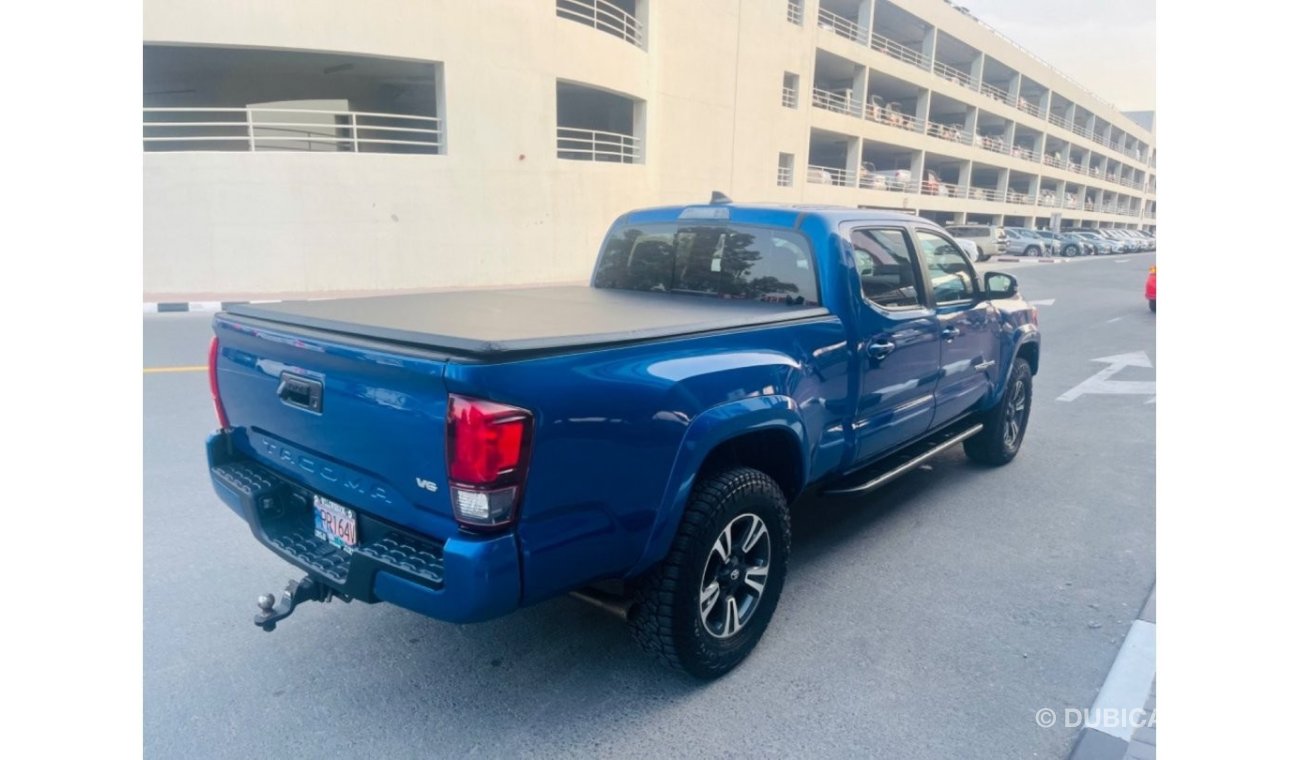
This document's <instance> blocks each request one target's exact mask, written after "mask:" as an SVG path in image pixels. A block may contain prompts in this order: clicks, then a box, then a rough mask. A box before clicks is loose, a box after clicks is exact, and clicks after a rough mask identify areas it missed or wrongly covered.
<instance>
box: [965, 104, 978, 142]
mask: <svg viewBox="0 0 1300 760" xmlns="http://www.w3.org/2000/svg"><path fill="white" fill-rule="evenodd" d="M979 121H980V109H978V108H975V107H974V106H972V107H970V108H967V109H966V127H965V129H966V133H967V134H970V135H974V134H975V127H976V126H977V125H978V124H979Z"/></svg>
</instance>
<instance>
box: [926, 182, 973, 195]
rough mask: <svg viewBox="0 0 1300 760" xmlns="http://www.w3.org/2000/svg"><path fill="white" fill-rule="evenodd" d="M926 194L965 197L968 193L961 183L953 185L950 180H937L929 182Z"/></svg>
mask: <svg viewBox="0 0 1300 760" xmlns="http://www.w3.org/2000/svg"><path fill="white" fill-rule="evenodd" d="M926 195H937V196H939V197H940V198H965V197H966V196H967V195H968V193H967V190H966V188H964V187H962V186H961V185H955V184H953V183H951V182H938V183H931V184H930V192H928V193H926Z"/></svg>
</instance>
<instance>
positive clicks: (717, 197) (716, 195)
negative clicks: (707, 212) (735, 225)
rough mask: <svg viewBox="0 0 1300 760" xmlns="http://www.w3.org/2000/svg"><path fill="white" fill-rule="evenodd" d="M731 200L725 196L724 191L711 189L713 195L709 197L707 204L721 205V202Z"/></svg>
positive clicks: (729, 201)
mask: <svg viewBox="0 0 1300 760" xmlns="http://www.w3.org/2000/svg"><path fill="white" fill-rule="evenodd" d="M731 202H732V200H731V199H730V198H728V197H727V194H726V193H724V192H722V191H721V190H714V191H713V197H712V198H709V205H710V206H719V205H722V204H724V203H731Z"/></svg>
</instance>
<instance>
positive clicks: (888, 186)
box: [860, 161, 912, 191]
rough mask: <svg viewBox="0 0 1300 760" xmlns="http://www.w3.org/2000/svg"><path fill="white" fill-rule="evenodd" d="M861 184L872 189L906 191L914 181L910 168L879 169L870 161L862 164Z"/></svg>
mask: <svg viewBox="0 0 1300 760" xmlns="http://www.w3.org/2000/svg"><path fill="white" fill-rule="evenodd" d="M860 176H861V178H862V179H861V180H860V186H861V187H864V188H868V189H872V190H898V191H906V190H907V189H908V186H909V185H910V184H911V182H912V171H911V170H910V169H887V170H883V171H881V170H877V169H876V165H875V164H873V163H871V162H870V161H867V162H864V163H863V164H862V171H861V173H860Z"/></svg>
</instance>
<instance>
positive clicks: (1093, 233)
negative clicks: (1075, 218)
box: [1061, 227, 1120, 256]
mask: <svg viewBox="0 0 1300 760" xmlns="http://www.w3.org/2000/svg"><path fill="white" fill-rule="evenodd" d="M1061 231H1062V232H1064V233H1068V234H1071V235H1078V236H1080V237H1082V238H1084V239H1085V240H1088V241H1090V242H1092V244H1093V245H1094V246H1095V247H1096V252H1097V255H1098V256H1109V255H1110V254H1112V253H1119V252H1120V250H1119V243H1117V242H1116V241H1114V240H1112V239H1110V238H1108V237H1106V236H1105V235H1103V234H1101V232H1100V231H1098V230H1097V229H1095V228H1092V227H1075V228H1071V229H1065V230H1061Z"/></svg>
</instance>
